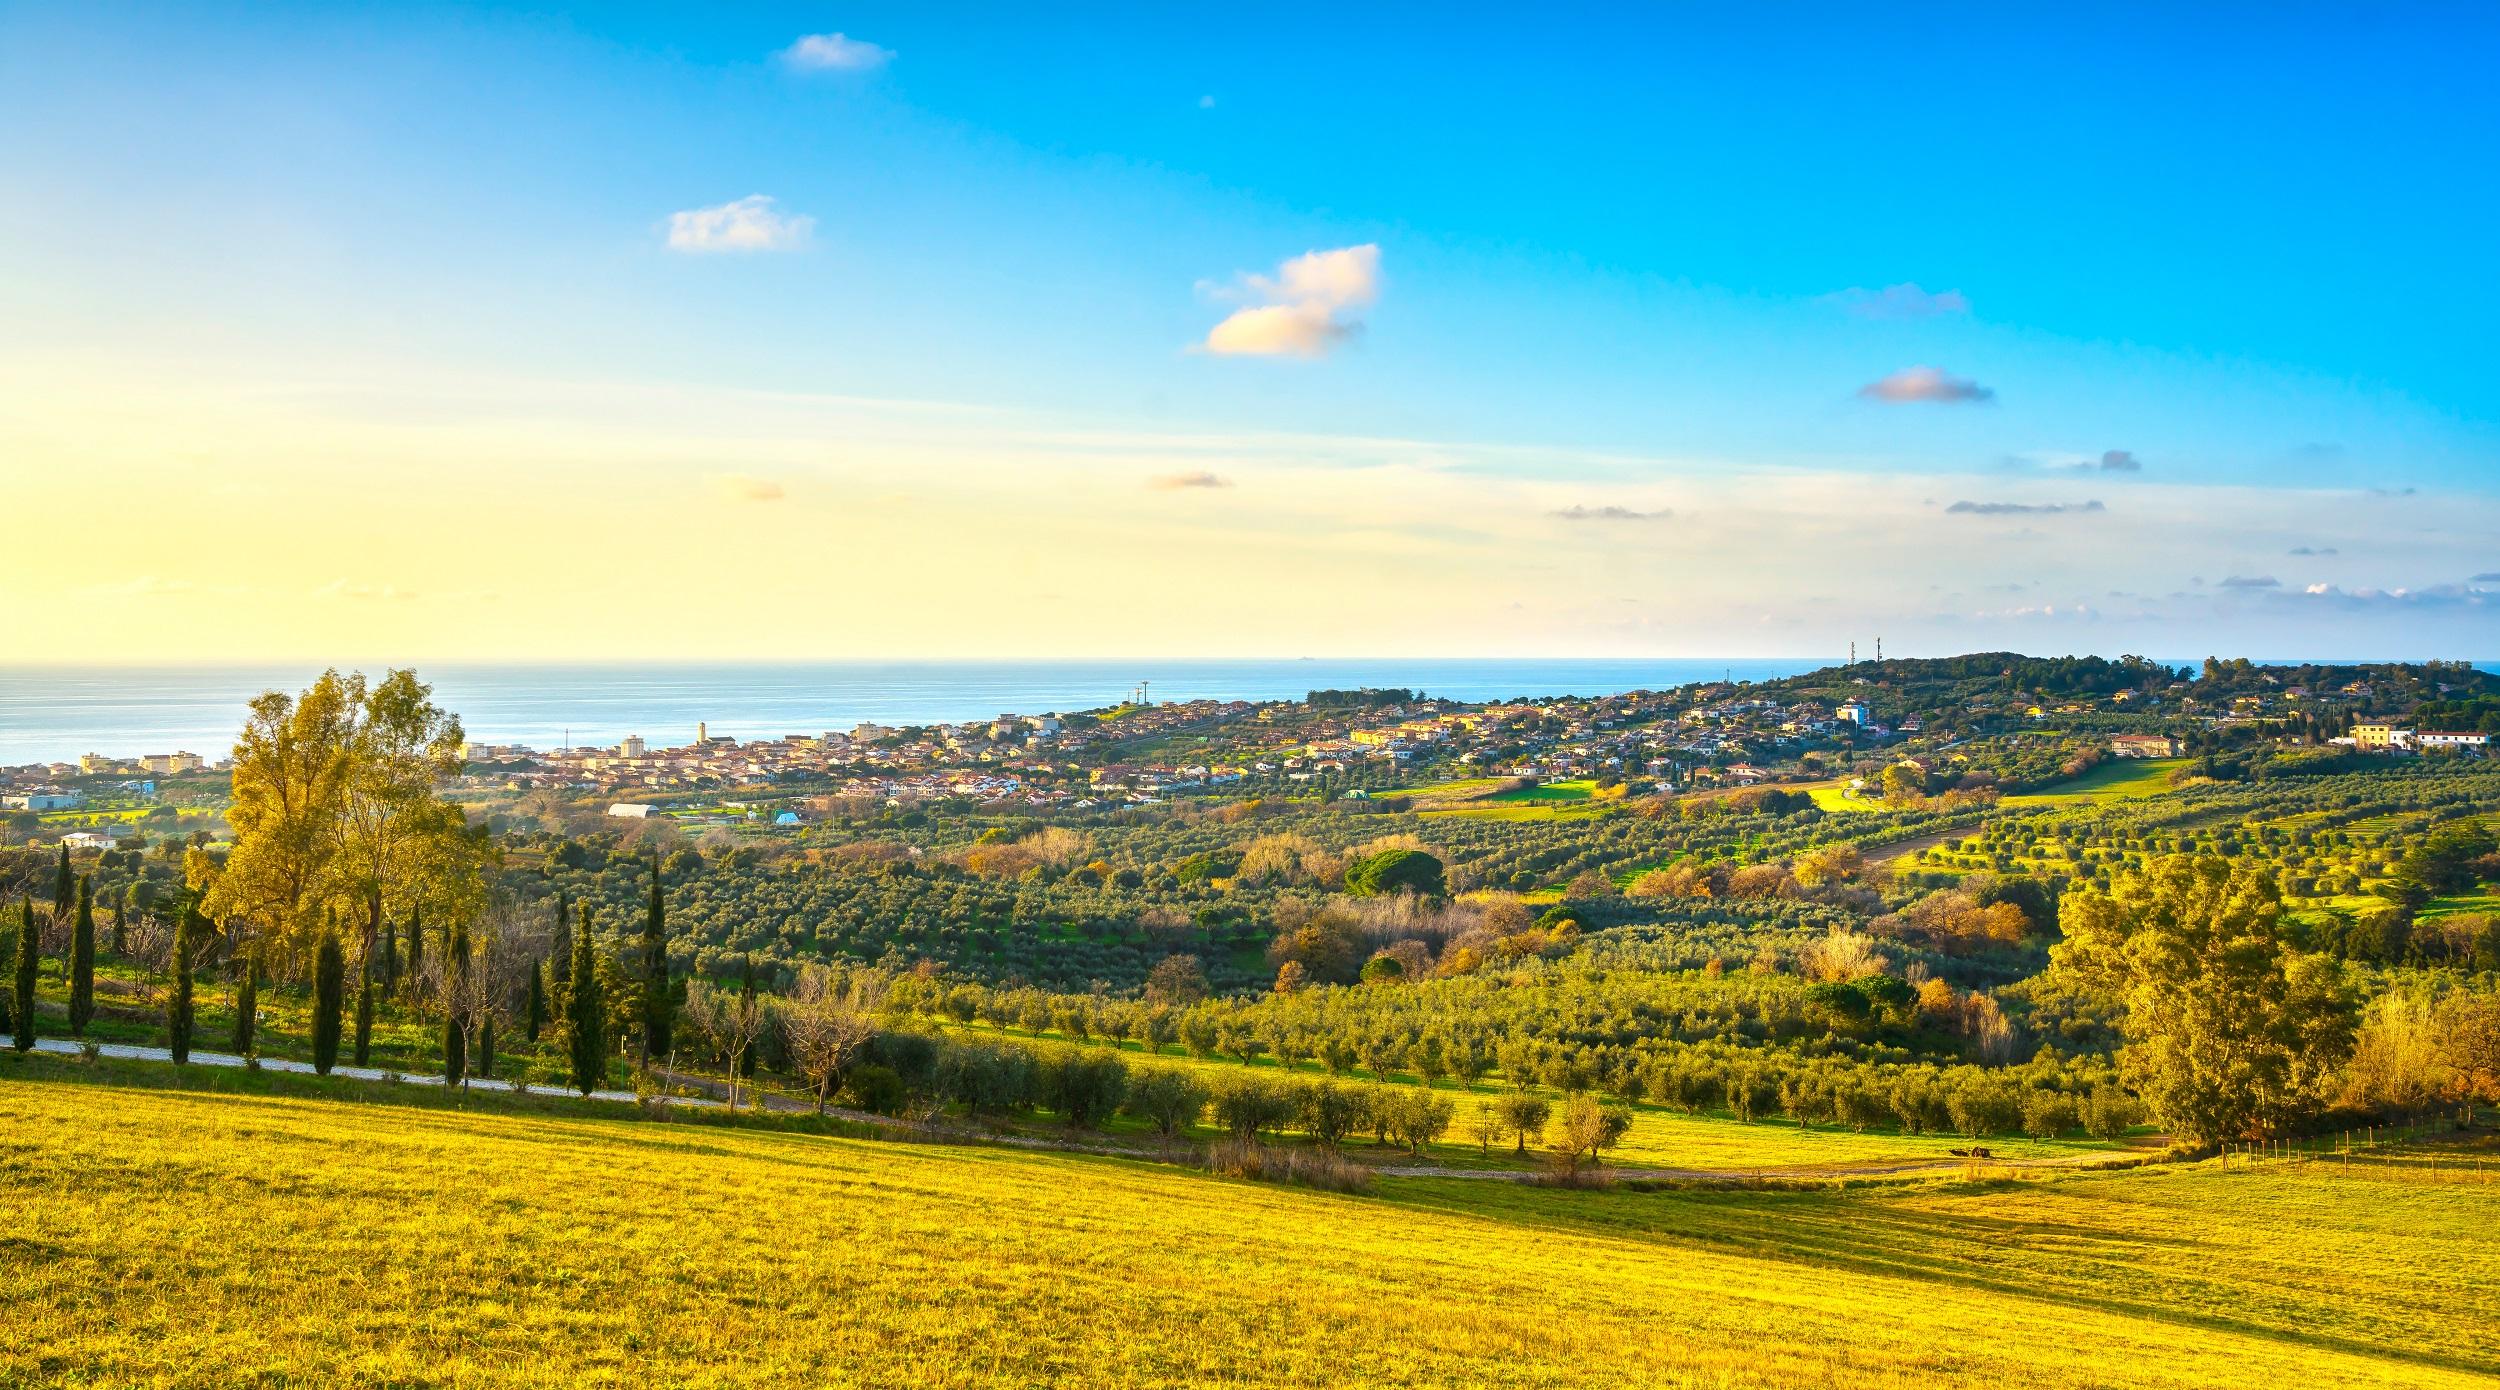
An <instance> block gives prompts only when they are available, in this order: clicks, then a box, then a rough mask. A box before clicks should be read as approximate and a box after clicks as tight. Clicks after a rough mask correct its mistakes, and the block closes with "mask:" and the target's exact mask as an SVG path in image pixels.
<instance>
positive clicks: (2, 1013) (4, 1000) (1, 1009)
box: [0, 912, 31, 1033]
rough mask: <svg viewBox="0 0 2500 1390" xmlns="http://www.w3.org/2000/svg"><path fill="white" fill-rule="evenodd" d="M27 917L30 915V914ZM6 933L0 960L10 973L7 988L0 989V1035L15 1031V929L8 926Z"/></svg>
mask: <svg viewBox="0 0 2500 1390" xmlns="http://www.w3.org/2000/svg"><path fill="white" fill-rule="evenodd" d="M29 915H31V912H30V914H29ZM7 931H8V935H7V936H6V937H0V941H4V942H6V943H7V944H6V945H0V960H6V961H7V962H8V963H9V967H10V972H11V973H10V976H9V987H8V988H7V989H0V1033H14V1032H16V1031H17V976H16V973H15V972H16V967H17V928H16V927H15V926H9V927H8V928H7Z"/></svg>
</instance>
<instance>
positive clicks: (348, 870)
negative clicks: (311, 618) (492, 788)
mask: <svg viewBox="0 0 2500 1390" xmlns="http://www.w3.org/2000/svg"><path fill="white" fill-rule="evenodd" d="M431 696H432V691H431V689H430V688H429V687H428V686H426V685H425V684H424V683H423V682H421V681H419V680H418V679H417V677H416V673H414V672H412V671H392V672H390V673H388V674H387V675H386V676H385V677H384V678H383V679H382V680H381V681H380V682H378V683H375V684H371V685H368V684H367V682H366V681H365V678H364V677H363V676H362V675H351V676H342V675H340V674H339V673H338V672H337V671H325V672H323V673H322V674H321V677H320V679H318V680H316V681H314V682H313V683H312V685H311V686H310V687H308V688H307V689H306V690H305V691H304V692H303V693H302V694H301V695H294V696H290V695H288V694H286V693H285V692H283V691H276V690H272V691H269V692H267V693H265V694H262V695H261V696H259V697H258V698H256V699H254V700H253V701H252V704H251V713H250V715H249V717H248V718H247V719H246V720H245V722H244V726H243V731H242V734H241V735H240V736H239V737H238V738H237V739H236V741H235V747H234V801H233V804H232V806H231V807H230V808H229V809H228V810H227V812H226V820H227V823H228V824H229V825H231V826H232V827H233V829H234V849H233V851H232V852H231V853H230V854H228V855H227V856H226V858H225V860H224V862H223V863H222V864H213V863H209V862H206V861H205V860H203V861H202V862H200V863H199V864H197V865H196V866H195V868H194V870H193V874H192V877H193V881H194V886H195V887H199V888H201V889H203V890H204V896H203V899H202V911H203V912H204V913H205V914H206V915H207V916H208V917H209V918H210V919H211V920H212V921H214V922H215V923H217V925H218V927H219V929H220V930H221V931H223V932H224V933H225V934H226V935H227V937H228V939H229V940H230V941H231V942H232V943H234V944H235V945H236V946H237V947H242V946H244V945H245V944H246V943H249V944H250V945H252V946H254V947H256V948H257V949H258V950H259V951H260V953H261V956H262V959H263V960H264V962H265V964H266V965H267V967H268V968H269V969H271V970H273V971H276V972H278V973H281V974H289V975H294V974H300V973H302V970H303V968H304V967H306V966H307V964H308V963H309V962H310V961H311V960H312V957H313V952H314V950H315V949H316V947H317V945H318V943H319V940H320V935H321V932H322V929H323V923H324V921H325V919H326V918H327V917H328V916H329V915H331V914H333V913H337V914H340V915H344V916H346V917H347V918H348V919H349V920H351V921H358V922H360V923H361V926H362V939H363V945H364V949H365V950H366V952H368V953H369V952H371V951H372V949H373V946H374V940H375V937H376V935H377V934H378V931H379V928H380V925H381V923H382V921H383V920H384V916H385V914H386V913H387V914H405V913H408V912H411V911H415V910H423V911H424V912H425V913H426V915H427V918H428V920H431V921H438V922H444V923H449V922H453V921H460V920H465V919H466V918H467V917H469V916H470V915H472V914H474V912H475V911H476V909H477V907H478V905H479V903H480V901H481V900H482V898H483V894H484V878H483V872H482V870H483V867H484V862H485V856H486V848H485V846H484V844H483V842H482V841H481V840H480V839H479V838H478V837H477V836H476V835H474V834H472V833H471V831H470V829H469V826H468V823H467V818H466V816H464V815H463V814H462V812H461V811H460V808H459V807H457V806H455V805H453V804H451V803H450V802H448V801H445V800H444V799H443V798H442V797H441V796H440V795H439V794H438V793H437V790H436V789H437V787H439V786H440V784H441V783H442V782H443V781H444V780H445V779H447V778H449V777H451V776H453V775H454V774H456V773H458V772H459V770H460V765H461V756H462V755H461V749H462V747H463V745H464V744H465V742H466V737H465V735H464V734H463V733H462V731H461V728H460V721H459V719H458V718H457V717H456V716H453V715H451V714H449V713H446V712H445V711H444V710H442V709H441V708H440V707H438V706H436V705H435V704H434V703H433V700H432V698H431Z"/></svg>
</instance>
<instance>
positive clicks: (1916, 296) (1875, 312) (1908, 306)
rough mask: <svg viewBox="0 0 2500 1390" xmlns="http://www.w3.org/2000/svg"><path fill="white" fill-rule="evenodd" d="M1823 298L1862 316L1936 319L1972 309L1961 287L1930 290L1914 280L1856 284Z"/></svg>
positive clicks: (1965, 312)
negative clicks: (1873, 287) (1868, 286)
mask: <svg viewBox="0 0 2500 1390" xmlns="http://www.w3.org/2000/svg"><path fill="white" fill-rule="evenodd" d="M1823 298H1824V301H1825V302H1826V303H1831V304H1837V305H1839V306H1840V307H1841V308H1843V309H1845V310H1847V311H1848V312H1849V313H1851V314H1854V315H1856V316H1857V317H1859V318H1862V319H1932V318H1936V317H1939V316H1941V315H1944V314H1967V313H1969V312H1970V299H1969V298H1968V297H1967V296H1965V295H1964V294H1963V293H1962V292H1961V291H1960V290H1944V291H1941V292H1938V293H1929V292H1928V291H1926V290H1923V289H1921V288H1919V287H1918V286H1917V285H1914V284H1899V285H1886V286H1884V287H1883V288H1882V289H1880V290H1870V289H1865V288H1859V287H1853V288H1850V289H1845V290H1842V291H1841V292H1840V293H1838V294H1829V295H1825V296H1823Z"/></svg>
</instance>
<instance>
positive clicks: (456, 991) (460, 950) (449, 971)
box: [443, 923, 469, 1086]
mask: <svg viewBox="0 0 2500 1390" xmlns="http://www.w3.org/2000/svg"><path fill="white" fill-rule="evenodd" d="M443 980H444V989H443V999H444V1004H445V1006H446V1007H445V1008H444V1010H443V1082H444V1084H445V1085H450V1086H457V1085H460V1084H461V1083H462V1082H464V1081H466V1080H467V1079H468V1075H469V1010H468V1007H467V1003H466V1001H465V1000H463V999H462V998H461V996H462V995H463V994H465V993H467V989H466V986H467V984H468V982H469V929H468V928H467V927H465V926H461V925H459V924H457V923H455V924H453V926H452V929H451V942H450V947H449V954H448V955H446V956H445V957H444V958H443Z"/></svg>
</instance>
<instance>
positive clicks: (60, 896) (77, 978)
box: [0, 845, 95, 1052]
mask: <svg viewBox="0 0 2500 1390" xmlns="http://www.w3.org/2000/svg"><path fill="white" fill-rule="evenodd" d="M73 911H74V913H75V915H74V916H73V915H72V914H73ZM63 918H70V938H69V1030H70V1032H71V1033H72V1034H73V1035H82V1034H84V1033H85V1032H86V1031H87V1024H88V1022H89V1021H90V1020H92V1019H93V1018H94V1017H95V881H94V880H93V879H92V878H89V877H84V876H78V875H73V874H72V873H71V872H70V867H69V846H67V845H63V846H62V847H61V856H60V859H59V861H58V862H57V864H56V865H55V867H54V869H53V874H52V920H53V921H55V922H59V921H60V920H61V919H63ZM42 950H43V939H42V937H41V936H39V935H38V934H37V933H36V930H35V904H34V901H33V900H32V899H28V900H27V901H25V902H22V903H20V904H18V924H17V933H16V940H15V942H13V943H12V949H11V950H10V952H9V956H10V966H11V975H10V981H9V984H10V988H9V993H8V1000H7V1007H6V1009H5V1010H0V1023H5V1024H6V1025H7V1026H8V1028H9V1030H10V1034H11V1037H10V1041H11V1042H12V1043H13V1044H14V1045H15V1046H16V1048H17V1050H18V1051H20V1052H31V1051H33V1050H34V1046H35V976H36V973H37V970H38V967H39V965H40V963H41V958H42Z"/></svg>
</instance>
